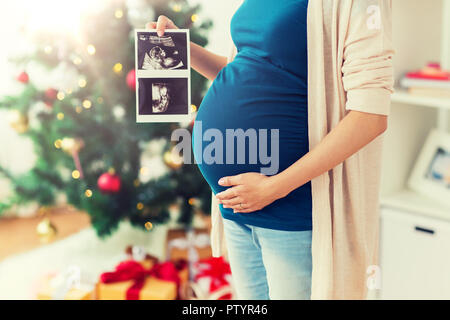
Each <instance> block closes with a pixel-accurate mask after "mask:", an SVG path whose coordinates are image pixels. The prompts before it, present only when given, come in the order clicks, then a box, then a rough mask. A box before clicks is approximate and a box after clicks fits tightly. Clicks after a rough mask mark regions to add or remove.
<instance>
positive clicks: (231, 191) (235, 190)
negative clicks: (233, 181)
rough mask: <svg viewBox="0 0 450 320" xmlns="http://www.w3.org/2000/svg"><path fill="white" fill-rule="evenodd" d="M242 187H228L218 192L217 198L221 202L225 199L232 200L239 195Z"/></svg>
mask: <svg viewBox="0 0 450 320" xmlns="http://www.w3.org/2000/svg"><path fill="white" fill-rule="evenodd" d="M240 189H241V188H240V186H236V187H232V188H228V189H227V190H225V191H222V192H220V193H218V194H216V198H217V200H219V202H221V201H223V200H230V199H232V198H234V197H237V196H239V190H240Z"/></svg>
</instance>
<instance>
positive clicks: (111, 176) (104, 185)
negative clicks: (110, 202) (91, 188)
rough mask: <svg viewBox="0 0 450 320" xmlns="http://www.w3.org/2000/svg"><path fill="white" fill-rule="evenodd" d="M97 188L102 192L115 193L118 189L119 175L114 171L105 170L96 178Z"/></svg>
mask: <svg viewBox="0 0 450 320" xmlns="http://www.w3.org/2000/svg"><path fill="white" fill-rule="evenodd" d="M97 185H98V188H99V190H100V191H101V192H103V193H117V192H119V190H120V186H121V181H120V177H119V176H118V175H117V174H115V173H109V172H105V173H103V174H102V175H101V176H100V177H99V178H98V180H97Z"/></svg>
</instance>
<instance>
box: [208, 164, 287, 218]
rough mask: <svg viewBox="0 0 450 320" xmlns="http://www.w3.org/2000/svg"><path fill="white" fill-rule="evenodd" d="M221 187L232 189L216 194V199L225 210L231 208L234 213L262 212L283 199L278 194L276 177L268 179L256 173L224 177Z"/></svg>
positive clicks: (220, 182)
mask: <svg viewBox="0 0 450 320" xmlns="http://www.w3.org/2000/svg"><path fill="white" fill-rule="evenodd" d="M219 185H221V186H223V187H230V188H228V189H227V190H225V191H222V192H220V193H218V194H216V198H217V199H218V200H219V203H221V204H223V207H224V208H231V209H233V211H234V212H242V213H248V212H253V211H256V210H261V209H262V208H264V207H266V206H268V205H269V204H271V203H272V202H274V201H275V200H277V199H279V198H281V197H282V196H281V195H279V194H278V193H279V190H278V188H277V186H276V185H275V181H274V176H270V177H268V176H265V175H263V174H260V173H256V172H248V173H242V174H238V175H236V176H230V177H223V178H221V179H220V180H219Z"/></svg>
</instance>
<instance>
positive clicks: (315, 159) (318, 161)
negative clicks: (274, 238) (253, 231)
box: [216, 111, 387, 213]
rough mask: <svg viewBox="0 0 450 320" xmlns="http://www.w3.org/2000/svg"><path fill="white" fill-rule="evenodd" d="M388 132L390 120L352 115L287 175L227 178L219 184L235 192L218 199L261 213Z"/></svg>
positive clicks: (380, 116)
mask: <svg viewBox="0 0 450 320" xmlns="http://www.w3.org/2000/svg"><path fill="white" fill-rule="evenodd" d="M386 128H387V116H384V115H378V114H371V113H364V112H359V111H350V112H349V113H348V114H347V115H346V116H345V117H344V118H343V119H342V120H341V122H340V123H339V124H338V125H337V126H336V127H335V128H334V129H333V130H331V131H330V133H328V135H327V136H325V138H324V139H323V140H322V141H321V142H320V143H319V144H318V145H317V146H316V147H315V148H313V149H312V150H311V151H310V152H308V153H307V154H306V155H305V156H303V157H302V158H300V159H299V160H297V161H296V162H295V163H293V164H292V165H291V166H290V167H288V168H287V169H285V170H284V171H282V172H280V173H278V174H276V175H274V176H271V177H267V176H264V175H262V174H259V173H254V172H251V173H243V174H239V175H236V176H232V177H224V178H222V179H220V180H219V184H220V185H222V186H230V187H231V188H228V189H227V190H225V191H223V192H221V193H218V194H217V195H216V196H217V198H218V199H219V202H220V203H222V204H223V205H224V207H225V208H228V207H229V208H233V209H234V210H235V212H244V213H248V212H253V211H256V210H259V209H261V208H264V207H265V206H267V205H268V204H270V203H272V202H273V201H275V200H277V199H280V198H283V197H285V196H286V195H287V194H289V193H290V192H291V191H293V190H295V189H297V188H298V187H300V186H302V185H304V184H305V183H307V182H308V181H310V180H312V179H313V178H315V177H317V176H319V175H321V174H323V173H325V172H327V171H329V170H331V169H332V168H334V167H336V166H337V165H338V164H340V163H342V162H343V161H344V160H345V159H347V158H348V157H350V156H351V155H353V154H354V153H356V152H357V151H359V150H360V149H361V148H363V147H364V146H366V145H367V144H369V143H370V142H371V141H372V140H374V139H375V138H376V137H378V136H379V135H380V134H382V133H383V132H384V131H385V130H386ZM249 186H251V187H249ZM241 203H242V208H245V209H242V208H241V205H240V204H241Z"/></svg>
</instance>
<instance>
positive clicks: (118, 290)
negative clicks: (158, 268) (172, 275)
mask: <svg viewBox="0 0 450 320" xmlns="http://www.w3.org/2000/svg"><path fill="white" fill-rule="evenodd" d="M138 262H139V263H140V264H141V265H142V266H143V267H144V268H145V269H147V270H149V269H151V268H152V267H153V266H154V265H155V263H157V260H155V259H145V260H143V261H138ZM178 276H179V279H180V287H179V290H180V296H181V297H184V292H185V290H186V289H185V288H186V285H187V283H188V281H189V268H188V267H187V265H186V267H184V268H182V269H181V270H179V272H178ZM134 283H135V280H127V281H121V282H115V283H102V282H98V283H97V287H96V296H97V299H98V300H126V295H127V291H128V289H129V288H130V287H131V286H132V285H133V284H134ZM177 290H178V288H177V284H176V283H175V282H172V281H167V280H161V279H158V278H156V277H153V276H148V277H147V278H146V279H145V282H144V285H143V286H142V288H141V290H140V291H139V300H175V299H176V298H177V296H178V294H177V293H178V292H177Z"/></svg>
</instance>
